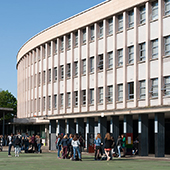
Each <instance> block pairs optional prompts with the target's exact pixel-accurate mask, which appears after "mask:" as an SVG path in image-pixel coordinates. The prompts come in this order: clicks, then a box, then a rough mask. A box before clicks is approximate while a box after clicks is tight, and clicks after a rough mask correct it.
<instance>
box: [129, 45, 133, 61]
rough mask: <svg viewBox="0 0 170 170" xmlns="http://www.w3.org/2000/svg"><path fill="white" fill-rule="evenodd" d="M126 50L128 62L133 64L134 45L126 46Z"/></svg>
mask: <svg viewBox="0 0 170 170" xmlns="http://www.w3.org/2000/svg"><path fill="white" fill-rule="evenodd" d="M128 52H129V54H128V55H129V64H133V63H134V46H131V47H129V48H128Z"/></svg>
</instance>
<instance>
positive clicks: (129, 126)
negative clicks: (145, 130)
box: [123, 115, 133, 134]
mask: <svg viewBox="0 0 170 170" xmlns="http://www.w3.org/2000/svg"><path fill="white" fill-rule="evenodd" d="M123 133H124V134H125V133H133V117H132V115H125V116H124V122H123Z"/></svg>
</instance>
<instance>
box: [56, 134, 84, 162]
mask: <svg viewBox="0 0 170 170" xmlns="http://www.w3.org/2000/svg"><path fill="white" fill-rule="evenodd" d="M55 143H56V148H57V149H58V158H59V159H71V160H73V161H74V160H79V161H81V160H82V155H81V152H82V147H84V139H83V138H82V136H81V135H80V136H79V135H78V134H74V135H73V134H70V135H69V137H68V136H67V135H63V134H60V135H59V136H58V137H57V139H56V142H55Z"/></svg>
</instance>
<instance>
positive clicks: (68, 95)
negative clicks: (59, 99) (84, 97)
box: [67, 92, 71, 107]
mask: <svg viewBox="0 0 170 170" xmlns="http://www.w3.org/2000/svg"><path fill="white" fill-rule="evenodd" d="M67 105H68V107H70V106H71V93H70V92H69V93H67Z"/></svg>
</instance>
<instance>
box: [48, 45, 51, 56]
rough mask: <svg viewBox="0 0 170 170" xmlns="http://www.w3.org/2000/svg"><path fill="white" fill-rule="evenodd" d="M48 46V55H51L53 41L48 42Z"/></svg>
mask: <svg viewBox="0 0 170 170" xmlns="http://www.w3.org/2000/svg"><path fill="white" fill-rule="evenodd" d="M48 47H49V51H48V55H49V56H51V42H50V43H49V44H48Z"/></svg>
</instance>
